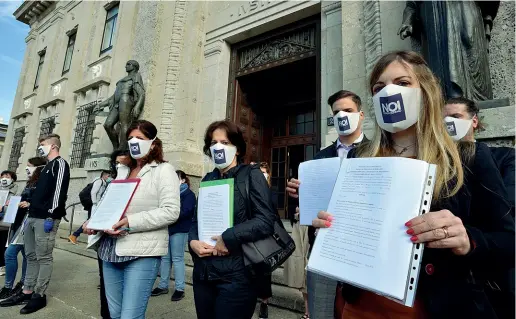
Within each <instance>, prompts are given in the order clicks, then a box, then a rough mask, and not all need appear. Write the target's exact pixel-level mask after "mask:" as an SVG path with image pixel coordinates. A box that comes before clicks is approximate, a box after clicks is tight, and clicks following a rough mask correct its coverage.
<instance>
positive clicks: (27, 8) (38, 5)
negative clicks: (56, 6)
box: [13, 1, 53, 24]
mask: <svg viewBox="0 0 516 319" xmlns="http://www.w3.org/2000/svg"><path fill="white" fill-rule="evenodd" d="M52 3H53V1H24V2H23V3H22V5H21V6H20V7H19V8H18V9H16V11H14V13H13V15H14V16H15V18H16V20H18V21H20V22H23V23H25V24H29V22H30V21H31V20H32V19H33V18H35V17H38V16H40V15H41V14H43V12H45V11H46V10H47V9H48V7H50V6H51V5H52Z"/></svg>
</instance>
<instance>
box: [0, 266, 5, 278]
mask: <svg viewBox="0 0 516 319" xmlns="http://www.w3.org/2000/svg"><path fill="white" fill-rule="evenodd" d="M0 276H5V267H0Z"/></svg>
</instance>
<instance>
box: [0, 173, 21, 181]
mask: <svg viewBox="0 0 516 319" xmlns="http://www.w3.org/2000/svg"><path fill="white" fill-rule="evenodd" d="M4 175H9V176H11V179H12V180H13V182H16V181H17V180H18V176H16V173H15V172H13V171H3V172H2V173H0V176H4Z"/></svg>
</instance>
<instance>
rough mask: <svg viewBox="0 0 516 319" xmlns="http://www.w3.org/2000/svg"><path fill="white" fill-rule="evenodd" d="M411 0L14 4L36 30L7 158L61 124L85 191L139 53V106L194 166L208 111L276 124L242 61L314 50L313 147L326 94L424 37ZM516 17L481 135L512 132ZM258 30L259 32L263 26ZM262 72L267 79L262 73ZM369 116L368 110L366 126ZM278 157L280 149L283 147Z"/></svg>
mask: <svg viewBox="0 0 516 319" xmlns="http://www.w3.org/2000/svg"><path fill="white" fill-rule="evenodd" d="M404 6H405V2H404V1H378V0H369V1H356V2H350V1H321V2H319V1H260V0H259V1H256V0H255V1H162V2H150V1H138V2H136V1H130V2H129V1H128V2H125V1H121V2H118V1H106V0H103V1H56V2H51V1H26V2H24V3H23V4H22V5H21V6H20V7H19V8H18V10H16V12H15V13H14V15H15V16H16V18H17V19H18V20H19V21H21V22H23V23H26V24H29V25H30V32H29V34H28V35H27V37H26V43H27V48H26V52H25V57H24V60H23V66H22V71H21V75H20V79H19V83H18V89H17V92H16V97H15V101H14V105H13V109H12V114H11V119H10V121H9V130H8V133H7V139H6V147H5V148H4V151H3V153H2V156H1V159H0V160H1V162H0V163H1V165H0V166H1V167H2V168H7V167H10V168H15V169H17V172H18V173H19V174H20V176H23V175H24V174H22V172H23V167H25V163H26V161H27V159H28V158H30V157H32V156H34V155H35V150H36V147H37V139H38V137H39V136H40V135H42V134H46V133H50V132H53V133H57V134H59V135H60V136H61V138H62V144H63V146H62V149H61V154H62V156H63V157H64V158H65V159H67V160H68V161H69V162H70V163H71V164H72V169H71V175H72V182H71V186H70V195H69V196H70V200H69V202H73V201H76V194H77V193H78V192H79V190H80V189H81V188H82V187H83V186H84V185H86V183H87V182H88V181H89V180H91V179H92V178H93V177H94V176H96V175H97V174H98V172H99V170H100V169H102V168H104V167H106V165H107V162H106V160H107V156H108V155H109V153H110V152H111V151H112V149H111V144H110V142H109V139H108V137H107V135H106V133H105V131H104V129H103V127H102V124H103V122H104V120H105V117H106V115H107V114H106V113H104V112H101V113H98V114H93V113H92V108H93V107H94V106H95V105H96V103H97V102H98V101H99V100H103V99H105V98H106V97H108V96H110V95H111V94H112V93H113V92H114V89H115V85H116V82H117V81H118V80H119V79H121V78H122V77H123V76H125V71H124V65H125V63H126V61H127V60H130V59H132V60H137V61H138V62H139V63H140V72H141V74H142V77H143V81H144V87H145V90H146V101H145V106H144V111H143V113H142V115H141V118H144V119H147V120H149V121H151V122H153V123H154V124H155V125H156V126H157V127H158V129H159V133H158V136H159V137H160V138H161V139H162V140H163V145H164V150H165V156H166V159H167V160H169V161H171V162H172V163H173V165H174V166H175V167H176V168H178V169H182V170H184V171H185V172H187V173H188V174H189V175H191V176H193V177H197V178H198V177H201V176H203V175H204V174H205V173H206V172H207V171H209V170H211V166H210V163H209V161H207V160H206V157H205V156H204V155H203V153H202V145H203V133H204V130H205V128H206V127H207V125H208V124H209V123H210V122H212V121H214V120H218V119H223V118H226V117H228V118H231V117H233V118H234V119H235V120H237V119H236V116H237V115H236V114H239V115H238V116H240V117H242V116H243V115H245V116H247V114H248V112H249V114H250V117H247V118H246V119H245V121H242V120H237V121H239V125H242V128H243V129H246V130H247V133H246V134H248V138H249V140H250V141H252V140H253V138H254V137H255V135H260V134H265V133H264V132H265V131H264V130H263V128H260V125H261V124H260V122H259V121H260V119H263V118H266V117H268V114H263V113H262V114H258V113H256V112H255V111H256V110H254V109H253V107H252V106H251V107H247V106H245V105H244V106H240V104H241V103H240V102H239V101H240V100H239V96H240V95H239V94H240V93H239V87H240V86H239V85H241V86H242V88H243V87H244V84H245V79H243V78H242V77H239V76H241V75H242V74H241V73H242V72H243V73H246V72H249V74H251V73H254V72H256V71H257V70H259V69H260V68H263V69H272V66H274V65H276V64H277V65H282V64H284V63H286V62H288V61H287V60H288V59H292V60H293V61H294V60H295V61H298V60H299V61H301V62H300V63H302V61H313V64H306V65H310V66H312V65H313V67H314V69H313V70H312V71H311V72H313V81H314V82H313V83H314V84H315V85H314V93H313V97H312V98H310V99H311V100H312V102H310V103H312V104H313V111H314V112H313V115H310V114H311V113H310V114H309V113H305V115H303V116H304V120H303V121H302V122H299V121H298V122H297V125H298V126H297V128H298V130H299V127H303V125H304V129H305V130H306V132H308V130H310V129H311V130H312V131H310V132H308V133H313V134H312V135H310V134H308V135H306V136H308V137H306V136H305V135H303V136H305V137H304V138H306V139H305V141H307V142H306V143H312V144H310V145H313V146H312V148H306V147H305V150H306V154H308V152H310V153H313V152H315V151H316V150H317V149H319V148H322V147H325V146H327V145H329V144H330V143H331V142H332V141H334V140H335V138H336V136H337V135H336V132H335V130H334V128H333V127H331V126H328V125H327V118H328V117H329V116H330V115H331V114H330V109H329V108H328V107H327V105H326V99H327V97H328V96H329V95H331V94H332V93H334V92H335V91H337V90H340V89H342V88H345V89H348V90H352V91H354V92H356V93H358V94H359V95H361V96H362V97H363V99H364V100H369V97H370V94H369V92H368V90H367V74H368V73H369V71H370V70H371V68H372V65H373V64H374V63H375V61H376V59H377V58H378V57H379V56H381V55H382V54H383V53H385V52H388V51H391V50H395V49H417V45H415V44H414V43H411V42H410V40H405V41H403V40H401V39H400V38H399V36H398V35H397V34H396V33H397V31H398V28H399V24H400V21H401V17H402V13H403V9H404ZM304 21H307V22H304ZM291 25H294V26H298V27H299V28H305V29H303V31H302V32H304V33H300V32H298V31H296V30H298V29H295V28H293V29H292V30H294V31H289V26H291ZM276 30H285V31H284V33H278V32H277V31H276ZM514 31H515V25H514V2H510V1H508V2H502V4H501V6H500V11H499V14H498V17H497V19H495V23H494V29H493V36H492V42H491V51H490V59H491V69H492V71H491V72H492V82H493V87H494V93H495V98H499V99H502V98H508V99H509V103H508V105H506V106H504V107H501V108H494V109H486V110H484V111H483V116H484V119H485V121H486V122H487V127H488V129H487V130H486V131H485V132H483V133H482V135H480V136H479V138H484V139H488V140H492V141H496V142H497V143H503V144H512V143H513V139H514V121H513V120H514V90H515V84H514V69H515V68H514V67H515V64H514ZM282 32H283V31H282ZM289 32H291V33H289ZM296 32H297V33H296ZM268 35H270V36H268ZM257 37H258V38H261V39H260V41H261V42H260V43H263V44H260V45H261V46H260V45H258V44H256V41H255V40H254V39H257ZM285 39H297V40H296V41H298V40H299V41H301V42H306V43H301V42H299V43H296V44H295V45H289V46H281V45H282V44H281V43H283V44H284V43H285V42H288V41H287V40H285ZM253 41H254V42H253ZM242 43H245V46H244V45H243V44H242ZM278 45H280V46H281V47H278ZM310 45H313V47H310ZM275 46H276V47H275ZM237 48H238V50H237ZM246 48H249V49H246ZM260 48H261V49H260ZM278 48H279V49H278ZM281 48H288V51H285V50H283V51H282V49H281ZM239 50H240V51H239ZM245 50H247V51H245ZM260 50H262V51H260ZM268 50H270V52H277V53H278V52H279V53H278V54H279V55H280V56H279V58H278V57H276V58H274V57H273V56H272V55H269V56H265V57H264V55H263V54H262V53H263V52H269V51H268ZM273 50H276V51H273ZM296 50H297V51H296ZM243 52H244V53H243ZM245 52H247V53H245ZM253 52H258V53H256V54H255V55H254V56H253V57H252V61H254V62H252V61H251V62H252V63H255V62H256V61H259V60H260V59H261V60H263V61H262V62H263V63H261V64H259V63H258V62H256V63H258V64H256V65H257V66H256V67H250V66H249V65H253V64H252V63H251V64H246V65H241V67H242V68H241V69H239V67H235V61H236V60H235V57H238V58H239V59H240V60H238V61H241V59H242V57H243V56H244V54H248V55H249V54H253ZM260 54H261V56H260ZM281 54H284V55H283V56H281ZM312 56H313V58H312ZM258 58H259V59H258ZM267 59H268V60H267ZM261 60H260V61H261ZM307 63H308V62H307ZM310 63H312V62H310ZM298 69H299V68H298ZM298 69H293V70H298ZM242 70H243V71H242ZM285 70H286V69H285ZM289 72H290V71H289ZM260 74H262V73H260ZM263 74H265V73H263ZM254 79H255V80H253V81H258V82H253V83H258V84H259V80H258V77H256V78H254ZM286 79H289V78H288V76H287V77H286ZM292 80H293V81H294V80H295V79H292ZM239 81H240V82H239ZM301 84H302V83H301ZM296 85H297V84H296ZM252 86H253V85H251V86H249V85H248V87H252ZM271 89H272V88H271ZM248 90H250V91H249V92H251V91H252V88H249V89H248ZM266 93H267V92H265V93H264V94H266ZM250 95H251V93H249V96H250ZM242 96H244V95H242ZM257 99H258V100H259V97H257ZM260 101H261V100H260ZM239 103H240V104H239ZM242 105H243V104H242ZM253 112H255V113H256V114H258V115H257V117H253V116H254V115H256V114H255V113H253ZM272 117H274V114H272ZM257 119H258V120H257ZM256 121H258V122H257V123H258V124H255V122H256ZM263 121H266V120H263ZM248 122H249V123H248ZM261 123H265V122H261ZM303 123H304V124H303ZM299 125H301V126H299ZM293 127H294V128H295V127H296V126H295V125H294V126H290V128H293ZM368 127H370V124H367V123H366V125H365V130H366V134H368V133H367V132H368ZM309 128H310V129H309ZM306 132H305V133H306ZM273 139H274V138H273ZM260 143H262V142H259V143H257V144H256V145H258V150H257V149H256V147H255V146H256V145H255V144H253V143H252V142H251V146H252V147H251V151H250V152H251V153H253V152H255V153H256V154H261V155H257V157H250V158H251V159H254V158H257V159H258V160H267V159H268V158H271V157H270V156H271V155H270V154H271V153H270V152H268V153H263V152H261V150H260V149H259V148H260V145H262V144H260ZM263 143H265V142H263ZM278 143H279V144H278V145H280V146H281V145H283V144H281V143H282V142H281V141H280V140H278ZM263 145H265V144H263ZM269 147H272V146H269ZM272 148H273V147H272ZM280 151H281V150H280ZM280 151H278V154H281V152H280ZM287 153H288V152H287ZM253 154H254V153H253ZM252 156H254V155H252ZM272 156H276V155H274V151H273V155H272ZM278 156H280V155H278ZM309 157H310V156H308V155H306V156H305V157H304V158H305V159H309ZM271 161H272V162H273V163H275V159H274V158H272V159H271ZM276 162H278V163H279V164H278V165H279V166H281V165H283V164H282V163H283V162H282V161H281V160H278V161H276ZM276 164H277V163H276ZM276 164H274V165H276ZM280 170H281V167H280ZM283 174H284V175H285V174H288V173H283ZM285 176H286V175H285ZM286 177H288V176H286ZM277 178H279V179H278V181H279V183H281V182H282V181H283V180H282V179H281V176H280V177H278V176H277ZM20 180H23V178H20ZM194 180H195V178H194ZM196 180H198V179H196Z"/></svg>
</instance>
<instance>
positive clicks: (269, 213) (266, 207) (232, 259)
mask: <svg viewBox="0 0 516 319" xmlns="http://www.w3.org/2000/svg"><path fill="white" fill-rule="evenodd" d="M245 167H246V166H245V165H238V166H236V167H234V168H232V169H230V170H229V171H228V172H227V173H226V174H224V175H223V176H221V175H220V172H219V170H218V169H215V170H214V171H213V172H211V173H208V174H207V175H206V176H205V177H204V178H203V181H211V180H218V179H226V178H234V179H235V190H234V197H233V200H234V205H233V212H234V215H233V227H231V228H228V229H227V230H226V231H225V232H224V233H223V234H222V239H223V240H224V244H225V245H226V247H227V249H228V250H229V255H227V256H210V257H203V258H200V257H198V256H197V255H196V254H195V253H194V252H193V251H192V249H191V248H190V253H191V255H192V258H193V260H194V270H193V279H194V280H228V281H231V279H232V278H235V277H236V276H241V275H243V274H245V275H248V273H247V271H246V269H245V266H244V259H243V256H242V248H241V245H242V243H246V242H254V241H257V240H259V239H263V238H266V237H268V236H271V235H272V234H273V232H274V221H275V220H276V218H277V213H276V212H275V210H274V208H273V204H272V200H271V196H270V190H269V186H268V185H267V181H266V180H265V178H264V176H263V173H262V172H261V171H260V169H259V168H258V167H255V166H253V167H251V168H250V169H247V168H245ZM246 178H248V179H249V201H250V203H249V205H248V204H247V203H246V200H245V197H244V196H245V194H243V193H242V187H239V184H242V183H245V179H246ZM243 189H245V188H243ZM247 207H250V209H251V210H252V212H251V213H249V212H247ZM249 216H252V218H251V219H249ZM192 240H199V236H198V229H197V211H196V212H195V215H194V218H193V223H192V228H191V229H190V232H189V234H188V242H190V241H192Z"/></svg>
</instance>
